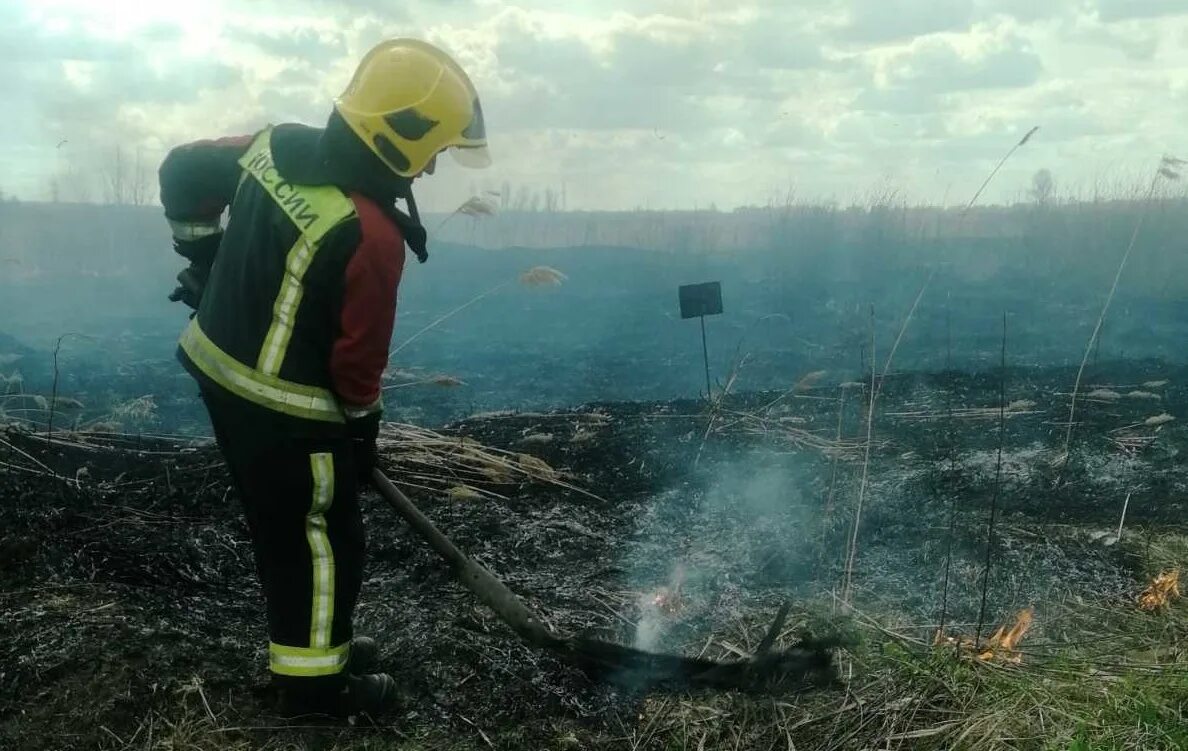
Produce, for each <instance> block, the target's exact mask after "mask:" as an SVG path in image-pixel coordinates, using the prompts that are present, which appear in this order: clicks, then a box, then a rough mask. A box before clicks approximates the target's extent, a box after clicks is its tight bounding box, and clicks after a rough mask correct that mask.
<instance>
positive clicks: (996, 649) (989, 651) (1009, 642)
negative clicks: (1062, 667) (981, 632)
mask: <svg viewBox="0 0 1188 751" xmlns="http://www.w3.org/2000/svg"><path fill="white" fill-rule="evenodd" d="M1034 618H1035V611H1034V610H1032V609H1031V608H1027V609H1025V610H1021V611H1019V615H1017V616H1016V617H1015V625H1013V626H1011V627H1010V628H1009V629H1008V628H1007V627H1006V626H1005V625H1002V626H999V627H998V630H997V631H995V632H994V635H993V636H991V637H990V641H988V642H986V648H985V649H983V650H982V652H981V653H980V654H979V655H978V659H979V660H981V661H983V662H987V661H989V660H993V659H994V658H995V657H997V658H999V659H1001V660H1003V661H1005V662H1013V663H1016V664H1017V663H1020V662H1023V655H1021V654H1019V652H1018V650H1017V649H1016V646H1017V645H1018V644H1019V640H1021V639H1022V638H1023V635H1024V634H1026V633H1027V630H1028V629H1030V628H1031V621H1032V620H1033V619H1034Z"/></svg>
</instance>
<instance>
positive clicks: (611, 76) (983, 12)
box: [0, 0, 1188, 210]
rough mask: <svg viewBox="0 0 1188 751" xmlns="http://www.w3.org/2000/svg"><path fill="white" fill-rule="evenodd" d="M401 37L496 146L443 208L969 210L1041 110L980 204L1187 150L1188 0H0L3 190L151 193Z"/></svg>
mask: <svg viewBox="0 0 1188 751" xmlns="http://www.w3.org/2000/svg"><path fill="white" fill-rule="evenodd" d="M395 36H414V37H419V38H423V39H427V40H429V41H431V42H433V43H435V44H437V45H439V46H441V47H443V48H445V49H447V50H448V51H450V52H451V53H452V54H453V55H454V56H455V57H456V59H458V61H459V62H460V63H462V65H463V66H464V67H465V68H466V69H467V70H468V71H469V72H470V74H471V77H472V79H473V80H474V82H475V84H476V86H477V87H478V89H479V93H480V96H481V97H482V101H483V108H484V112H485V114H486V120H487V130H488V135H489V138H490V141H491V151H492V156H493V157H494V159H495V163H494V164H493V165H492V167H490V168H489V169H487V170H484V171H472V170H467V169H464V168H462V167H461V166H455V165H453V164H451V163H450V162H451V160H448V159H447V160H445V161H444V162H442V166H441V168H440V169H439V170H438V173H437V174H436V175H434V176H433V177H430V178H427V179H425V180H424V181H422V183H423V184H421V185H420V188H419V193H418V195H419V197H420V198H421V204H422V208H423V209H428V210H449V209H450V208H452V207H453V206H456V205H458V204H459V203H461V202H462V201H464V200H466V198H467V197H468V196H469V195H471V194H473V193H475V192H478V191H481V190H504V189H507V190H509V192H519V193H524V192H526V191H536V192H538V193H543V192H544V191H545V190H552V191H554V192H556V193H557V194H560V193H562V192H563V193H564V195H565V200H566V206H567V207H568V208H570V209H594V210H602V209H635V208H648V209H683V208H707V207H710V206H715V207H717V208H720V209H729V208H733V207H737V206H741V205H765V204H768V203H770V202H773V201H774V202H777V203H780V204H782V203H783V202H785V201H787V200H790V199H791V200H796V201H821V200H832V201H837V202H840V203H842V204H849V203H851V202H857V203H866V202H869V201H873V200H881V199H885V198H887V197H896V198H901V199H903V200H906V201H909V202H912V203H944V204H948V205H956V204H962V203H965V202H966V201H968V200H969V198H970V197H971V196H972V195H973V193H974V192H975V191H976V190H977V187H978V185H979V184H980V183H981V182H982V181H983V180H984V179H985V178H986V176H987V174H988V173H989V172H990V170H991V169H992V168H993V167H994V165H995V163H996V162H997V161H998V160H999V159H1000V158H1001V157H1002V156H1003V154H1005V153H1006V151H1007V150H1008V149H1010V147H1011V146H1012V145H1014V144H1015V143H1016V142H1018V140H1019V138H1020V137H1021V136H1022V135H1023V134H1024V133H1026V132H1027V131H1028V130H1029V129H1031V128H1032V127H1033V126H1039V128H1040V130H1039V131H1038V132H1037V134H1036V136H1035V137H1034V138H1033V139H1032V140H1031V141H1030V142H1029V143H1028V144H1027V145H1026V146H1025V147H1024V148H1022V149H1020V150H1019V151H1018V152H1017V153H1016V155H1015V156H1013V157H1012V158H1011V160H1010V161H1009V162H1008V163H1007V165H1006V166H1005V167H1004V168H1003V170H1002V172H1001V173H1000V174H999V175H998V176H997V177H996V178H995V180H994V182H993V183H992V184H991V186H990V188H989V189H988V190H987V192H986V194H985V198H984V199H983V200H985V201H988V202H1005V201H1013V200H1023V199H1025V198H1026V195H1027V191H1028V188H1029V186H1030V184H1031V181H1032V178H1033V176H1034V175H1035V173H1036V172H1037V171H1039V170H1041V169H1046V170H1049V171H1050V173H1051V175H1052V176H1053V178H1054V180H1055V185H1056V191H1057V193H1060V194H1064V195H1070V196H1087V195H1092V194H1093V193H1094V192H1097V191H1101V192H1107V193H1108V192H1111V191H1114V192H1120V191H1126V190H1129V189H1131V188H1132V187H1133V186H1134V185H1137V184H1139V183H1141V182H1142V181H1143V180H1144V179H1145V178H1144V176H1145V175H1148V174H1150V173H1151V171H1152V169H1153V168H1154V166H1155V165H1156V163H1157V162H1158V160H1159V158H1160V156H1161V155H1163V154H1172V155H1178V156H1188V0H931V1H929V0H895V1H893V0H803V1H801V2H795V1H794V0H757V1H753V2H746V0H743V1H742V2H739V3H735V4H732V3H729V2H704V1H702V0H683V1H677V0H634V1H627V0H598V1H593V2H587V1H585V0H580V1H577V2H574V1H572V0H571V1H570V2H566V3H560V2H536V1H535V0H521V1H518V2H504V1H503V0H439V1H437V2H431V1H429V0H420V1H418V0H400V1H398V0H338V1H337V2H335V1H332V0H287V1H286V2H274V1H273V0H251V1H250V2H248V1H247V0H236V1H235V2H223V1H222V0H208V1H206V2H193V0H189V1H188V2H185V3H174V2H166V1H164V0H156V2H151V3H150V2H145V0H104V2H94V0H0V62H2V64H3V66H4V75H3V76H2V77H0V110H2V111H3V112H5V113H6V118H5V119H6V123H5V135H6V137H5V138H4V139H2V142H0V163H2V164H3V170H2V171H0V192H3V193H4V194H5V195H8V196H16V197H18V198H20V199H22V200H47V199H51V198H54V197H57V198H59V199H60V200H91V201H100V200H103V199H104V197H105V196H107V195H109V194H110V190H111V189H110V185H111V180H112V177H113V175H115V174H117V173H119V174H123V175H125V176H127V175H136V176H138V177H137V178H136V179H138V180H140V181H143V182H145V183H146V184H147V186H148V187H147V190H148V196H149V198H148V199H147V200H151V198H152V195H153V194H154V192H155V170H156V166H157V165H158V164H159V163H160V160H161V159H162V158H163V157H164V155H165V154H166V153H167V151H168V150H169V149H170V148H171V147H173V146H175V145H177V144H180V143H184V142H186V141H190V140H195V139H199V138H210V137H217V136H223V135H231V134H243V133H250V132H253V131H254V130H256V129H258V128H260V127H262V126H264V125H265V124H267V123H279V122H289V121H296V122H304V123H308V124H313V125H321V124H323V123H324V122H325V119H326V116H327V115H328V113H329V112H330V109H331V107H332V103H333V100H334V97H335V96H337V95H338V94H339V93H341V91H342V89H343V87H344V86H345V85H346V82H347V81H348V80H349V78H350V75H351V73H352V71H353V69H354V66H355V65H356V64H357V62H358V61H359V59H360V58H361V57H362V55H363V54H364V53H365V52H366V51H367V49H369V48H370V47H371V46H372V45H373V44H375V43H376V42H378V41H379V40H381V39H384V38H387V37H395ZM117 154H118V156H117ZM117 165H118V166H117ZM125 179H127V178H126V177H125Z"/></svg>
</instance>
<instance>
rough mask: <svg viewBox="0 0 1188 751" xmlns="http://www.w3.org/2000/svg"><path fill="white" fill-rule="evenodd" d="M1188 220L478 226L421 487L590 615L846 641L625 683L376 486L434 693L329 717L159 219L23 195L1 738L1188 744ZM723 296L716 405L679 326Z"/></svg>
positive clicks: (631, 629)
mask: <svg viewBox="0 0 1188 751" xmlns="http://www.w3.org/2000/svg"><path fill="white" fill-rule="evenodd" d="M1183 207H1184V200H1183V199H1182V198H1167V199H1159V200H1155V201H1152V202H1150V204H1149V205H1140V204H1139V203H1138V202H1135V201H1111V200H1107V199H1100V200H1094V201H1086V202H1080V203H1076V202H1070V203H1053V204H1044V205H1039V204H1021V205H1017V206H1010V207H989V208H985V209H975V210H974V211H973V212H971V213H970V214H969V216H968V217H966V216H964V215H961V214H958V213H956V212H954V211H951V210H940V209H928V208H910V207H905V206H897V205H892V204H890V203H886V202H881V203H880V202H876V203H875V204H872V205H870V206H866V207H850V208H838V207H837V206H822V207H809V206H784V207H768V208H766V209H756V210H746V211H740V212H733V213H730V214H721V213H718V212H691V213H685V214H676V213H670V214H663V213H652V212H635V213H631V214H626V215H585V214H580V213H570V214H562V213H558V214H550V213H544V212H541V213H523V214H518V215H517V214H515V213H508V214H504V215H501V216H499V217H496V218H493V219H492V220H491V222H490V224H489V226H488V225H480V224H477V223H476V222H473V221H471V220H470V219H468V218H467V219H462V218H459V219H457V220H455V221H454V222H453V223H452V224H450V225H448V228H447V231H446V232H444V233H443V236H444V238H445V239H446V240H449V241H450V242H440V243H436V244H435V245H434V246H433V257H432V259H431V260H430V262H429V263H428V264H427V265H425V266H413V267H410V268H409V269H408V273H407V274H406V278H405V280H404V282H403V284H402V288H401V303H400V313H399V316H398V323H397V334H396V337H395V339H394V341H393V349H394V350H395V355H394V356H393V357H392V359H391V367H390V369H389V371H388V373H387V374H386V380H385V386H386V388H387V393H386V404H387V409H386V417H387V418H388V419H389V420H390V423H389V424H388V426H387V428H386V430H385V439H384V442H383V463H384V465H385V467H386V468H387V470H388V471H389V473H390V474H391V476H392V477H393V478H394V479H395V480H396V481H397V482H398V483H399V484H401V485H402V486H403V487H404V488H405V489H406V490H407V491H408V492H409V493H410V494H411V495H412V496H413V498H414V499H415V500H416V501H417V502H418V503H419V504H420V505H421V506H422V507H423V508H424V510H425V511H426V513H427V514H428V515H429V516H430V517H432V518H433V520H434V521H435V522H436V523H437V524H439V525H440V526H441V528H442V529H443V530H444V531H445V532H446V533H447V534H448V535H450V536H451V537H452V538H453V539H454V540H455V541H456V542H457V543H458V544H459V545H460V546H461V547H462V548H464V549H465V550H466V551H468V552H469V553H470V554H471V555H473V556H474V557H475V558H476V559H477V560H478V561H480V562H481V563H483V564H484V565H486V566H488V567H489V568H491V569H492V570H493V571H494V572H495V573H496V574H498V575H499V576H500V577H501V578H503V579H504V580H505V581H506V582H507V583H508V585H509V586H510V587H511V588H512V589H514V590H515V591H516V592H517V593H519V594H520V595H521V596H523V597H524V598H526V600H527V601H528V602H529V603H530V604H531V605H532V606H533V607H534V608H535V609H536V610H538V611H539V612H540V613H541V614H542V615H543V616H544V617H545V618H546V619H547V620H548V622H549V623H550V625H552V626H553V627H554V628H556V629H558V630H561V631H564V632H567V633H577V634H586V635H597V636H599V637H601V638H604V639H608V640H611V641H614V642H616V643H619V644H624V645H634V646H637V647H641V648H647V649H652V650H656V651H659V652H664V653H679V654H682V655H687V656H702V657H705V658H709V659H714V660H745V659H748V658H750V657H751V656H753V655H755V654H756V653H759V652H762V651H763V649H764V637H765V636H766V635H767V634H768V631H769V629H770V628H771V625H772V623H773V620H775V617H776V614H777V612H778V611H780V610H781V608H782V607H783V606H788V607H789V608H790V609H789V611H788V617H787V620H786V621H785V622H784V623H783V625H782V628H780V629H779V630H778V631H775V632H772V636H774V637H775V647H776V648H777V649H796V648H798V646H803V645H806V644H813V643H820V642H821V641H827V642H831V643H838V644H841V645H842V647H841V648H839V649H837V650H836V652H834V653H833V655H832V656H833V658H834V664H833V668H832V670H831V672H830V673H829V675H828V676H820V675H818V676H814V677H815V678H816V680H813V681H808V682H805V683H797V682H785V683H780V684H774V685H773V684H772V683H771V682H764V681H757V680H747V679H739V680H737V681H735V682H733V683H731V684H730V685H729V686H725V687H722V686H719V687H717V688H714V689H712V690H710V689H705V688H692V687H690V686H688V685H683V684H679V683H676V684H674V683H672V682H668V683H664V684H657V683H655V682H654V681H652V680H650V678H652V677H653V676H650V675H647V674H639V673H631V674H613V675H600V676H589V675H586V674H583V673H582V672H581V671H580V670H578V669H577V668H576V667H574V666H573V665H570V664H566V663H563V662H561V661H559V660H558V659H557V658H555V657H553V656H549V655H546V654H543V653H540V652H537V651H534V650H532V649H530V648H528V647H526V646H524V645H523V644H521V643H520V642H518V641H517V640H516V638H515V636H514V634H513V633H512V632H511V631H510V630H509V629H508V628H507V627H506V626H504V625H503V624H502V623H501V622H500V621H499V620H498V619H497V618H495V617H494V616H493V615H492V614H491V613H490V612H489V611H487V610H486V609H485V608H484V607H482V606H480V605H478V604H477V602H476V601H475V600H474V598H473V597H472V596H470V595H469V594H468V593H467V592H466V591H465V590H464V589H463V588H462V587H461V586H459V585H458V584H457V583H455V582H453V581H452V580H451V578H450V576H449V574H448V573H447V571H446V569H445V567H444V566H443V565H442V564H441V563H440V562H439V560H438V559H437V558H436V557H435V556H434V554H433V553H431V552H430V550H429V549H428V548H427V547H426V546H425V544H424V543H423V542H421V540H420V539H419V538H418V537H416V536H415V534H414V533H413V532H412V531H410V530H409V529H408V528H407V527H406V526H405V524H404V523H403V522H401V521H400V520H398V519H397V518H396V516H395V515H394V514H393V513H392V512H391V511H390V510H389V509H388V508H387V506H385V505H384V504H382V503H381V502H380V501H379V499H378V498H376V497H375V496H368V497H367V498H365V500H364V508H365V513H366V515H367V518H368V523H369V541H370V542H369V550H370V556H369V561H370V563H369V568H368V573H367V582H366V584H365V587H364V592H363V599H362V602H361V604H360V609H359V614H358V623H357V625H358V629H359V631H360V632H361V633H367V634H370V635H372V636H374V637H376V638H377V639H379V641H380V644H381V647H382V650H383V655H382V667H383V668H384V669H386V670H389V671H391V672H392V673H393V674H394V675H395V676H396V677H397V678H398V679H399V680H400V681H401V682H402V685H403V692H404V696H403V702H402V706H401V709H400V710H399V711H398V712H396V713H395V714H394V715H393V716H392V717H389V718H386V719H385V720H384V721H383V722H382V723H381V724H380V725H379V726H370V725H367V724H360V725H358V726H336V725H323V726H316V727H291V726H287V725H285V724H284V723H282V722H280V721H279V720H278V719H277V718H275V717H273V716H271V715H270V713H269V710H268V706H269V698H270V697H269V696H268V691H267V689H266V684H267V674H266V671H265V667H264V651H265V650H264V647H265V635H264V633H263V617H262V602H261V594H260V591H259V588H258V586H257V584H256V582H255V574H254V564H253V561H252V555H251V550H250V545H249V543H248V539H247V534H246V529H245V527H244V524H243V521H242V519H241V517H240V513H239V509H238V500H237V498H236V496H235V492H234V490H233V489H232V488H231V487H230V485H229V479H228V476H227V474H226V471H225V469H224V467H223V464H222V462H221V460H220V457H219V455H218V453H217V450H216V449H215V448H214V447H213V446H212V445H211V444H210V442H209V439H208V438H207V435H208V426H207V423H206V418H205V415H204V413H203V411H202V409H201V406H200V403H199V401H198V399H197V398H196V395H195V388H194V385H193V383H192V381H191V379H189V377H188V376H187V375H185V373H184V372H182V371H181V369H180V367H179V366H178V365H177V363H176V362H175V361H174V360H173V358H172V352H173V348H174V342H175V340H176V336H177V332H178V331H179V329H180V328H181V327H182V325H183V324H184V322H185V312H184V311H183V310H181V309H180V308H179V307H178V306H176V305H171V304H169V303H167V302H166V301H165V299H164V297H165V295H166V294H167V293H168V290H169V289H170V288H171V287H172V276H173V274H174V273H175V272H176V271H177V267H178V263H177V260H176V259H175V258H173V257H172V255H171V254H170V253H169V251H168V237H167V230H166V229H165V227H164V225H163V223H162V222H161V221H160V217H159V215H158V214H157V212H156V211H149V210H141V209H134V208H130V207H122V208H114V209H113V208H110V207H107V208H100V207H89V206H63V205H48V204H27V205H26V204H16V203H12V202H5V203H4V204H3V206H0V209H2V210H3V213H4V220H5V221H4V222H3V227H0V242H2V243H3V246H2V247H0V260H3V261H4V262H5V264H6V265H5V269H6V273H5V274H4V276H3V277H0V329H2V331H0V377H2V379H3V380H2V382H0V391H2V393H0V399H2V401H0V431H2V433H0V499H2V501H3V502H2V503H0V747H2V748H6V749H7V748H15V749H63V748H112V749H116V748H133V749H225V748H243V749H247V748H261V747H262V748H269V749H281V748H318V749H334V748H341V749H346V748H375V749H420V748H453V749H470V748H474V749H481V748H492V747H494V748H557V749H575V748H632V749H677V748H681V749H684V748H692V749H711V748H748V749H750V748H756V749H758V748H762V749H767V748H781V749H801V750H802V751H803V750H804V749H821V750H832V749H854V750H855V751H858V750H860V749H876V748H877V749H915V748H921V749H938V750H939V749H975V750H977V751H988V750H990V749H1043V750H1045V751H1047V750H1049V749H1051V750H1052V751H1055V750H1056V749H1076V750H1077V751H1095V750H1097V749H1180V748H1186V747H1188V737H1186V735H1185V732H1186V731H1185V728H1186V727H1188V721H1186V719H1185V709H1186V705H1188V652H1186V647H1185V644H1186V643H1188V642H1186V637H1188V605H1186V604H1185V602H1184V600H1183V599H1181V598H1180V597H1179V592H1178V587H1177V581H1178V579H1177V577H1178V576H1179V575H1180V572H1182V571H1183V570H1184V568H1185V567H1188V509H1186V505H1188V468H1186V467H1185V465H1184V461H1183V456H1184V453H1183V452H1184V451H1185V449H1186V448H1188V433H1186V432H1185V427H1184V424H1183V420H1184V419H1185V415H1186V407H1188V366H1186V364H1185V358H1184V354H1183V349H1182V344H1181V343H1182V342H1183V341H1184V334H1185V332H1186V331H1188V308H1186V307H1185V306H1184V305H1183V300H1184V295H1185V292H1184V290H1185V287H1184V280H1185V279H1188V267H1186V266H1185V262H1184V258H1185V256H1184V254H1183V253H1180V252H1179V250H1178V249H1179V248H1180V247H1181V246H1182V237H1183V236H1184V227H1183V224H1184V217H1185V216H1188V214H1186V213H1185V212H1184V211H1183ZM1140 218H1142V219H1143V221H1144V222H1145V223H1144V224H1143V227H1142V232H1141V233H1139V234H1138V235H1135V240H1136V244H1135V246H1134V248H1133V251H1134V252H1133V256H1132V257H1131V259H1130V262H1129V265H1128V266H1126V268H1125V274H1123V275H1122V276H1120V277H1119V279H1120V284H1119V286H1118V289H1117V295H1116V296H1115V297H1114V298H1113V299H1112V307H1111V308H1110V311H1109V315H1108V316H1107V317H1106V318H1105V319H1104V321H1105V325H1104V328H1103V329H1102V332H1101V335H1100V336H1099V337H1097V338H1096V339H1095V340H1094V341H1093V346H1092V347H1091V348H1090V351H1089V354H1088V357H1087V360H1086V361H1087V366H1086V369H1085V372H1084V379H1083V380H1082V381H1081V382H1080V386H1079V389H1075V386H1074V384H1076V382H1077V373H1078V365H1079V364H1080V363H1081V361H1082V357H1083V356H1085V352H1086V343H1087V342H1089V341H1090V340H1091V334H1092V332H1093V330H1094V325H1095V322H1096V321H1097V320H1098V316H1099V313H1100V311H1101V306H1102V302H1103V299H1104V296H1105V294H1106V291H1107V290H1108V289H1109V288H1110V283H1111V281H1112V280H1113V279H1114V278H1115V273H1116V271H1117V269H1118V262H1119V259H1120V257H1121V254H1122V251H1123V249H1124V248H1125V247H1126V246H1127V243H1128V241H1129V240H1130V238H1131V237H1132V234H1133V233H1134V228H1135V226H1137V224H1138V222H1139V219H1140ZM84 230H85V231H84ZM616 233H617V234H616ZM456 243H466V244H465V245H461V244H456ZM572 243H580V244H581V246H580V247H554V246H557V245H562V246H564V245H570V244H572ZM508 245H512V246H513V247H505V246H508ZM538 266H548V267H551V268H556V269H559V270H560V271H561V272H563V273H564V274H565V275H566V278H565V279H564V280H563V283H562V284H560V285H559V286H552V285H550V286H545V287H541V286H530V285H525V284H523V283H522V280H521V275H522V274H523V272H524V271H526V270H528V269H531V268H535V267H538ZM710 280H720V281H721V282H722V284H723V290H724V297H725V306H726V311H725V314H724V315H723V316H721V317H715V318H713V319H711V320H709V321H708V322H707V324H708V326H707V328H708V333H709V344H708V351H709V362H710V369H711V373H712V377H713V380H714V399H713V401H712V402H709V401H707V400H706V399H705V398H704V394H703V389H704V370H703V364H702V360H701V348H700V345H701V341H700V331H699V327H698V325H697V323H696V322H695V321H682V320H681V319H680V317H679V314H678V311H677V306H676V288H677V286H678V285H681V284H686V283H693V282H703V281H710ZM917 301H918V302H919V304H918V306H917V305H915V302H917ZM909 310H910V311H913V312H912V313H911V314H910V315H909V314H908V311H909ZM1004 314H1005V318H1006V324H1007V341H1006V342H1005V345H1006V351H1007V357H1006V360H1007V363H1008V366H1007V367H1006V368H1005V369H1003V368H1000V367H999V362H1000V359H999V358H1000V356H1001V355H1000V348H1001V347H1002V345H1003V344H1004V343H1003V341H1002V325H1003V318H1004ZM901 332H902V334H903V336H902V338H900V337H899V334H900V333H901ZM410 339H411V341H410ZM893 343H895V344H894V346H895V348H896V350H895V351H896V354H895V358H894V365H893V367H891V368H889V369H888V371H887V372H886V373H885V374H884V373H883V372H882V365H883V363H885V362H887V357H888V353H889V350H890V349H891V347H892V346H893ZM872 348H873V350H874V351H873V352H872ZM872 362H873V363H874V368H873V370H874V371H875V374H874V377H873V379H872ZM872 380H873V383H874V384H875V386H874V388H875V391H876V394H877V398H876V399H874V400H873V404H872V395H871V388H872V385H871V384H872ZM1074 389H1075V390H1076V391H1077V394H1078V398H1077V408H1076V411H1075V414H1074V415H1073V416H1072V419H1071V426H1072V429H1071V431H1070V430H1069V425H1070V402H1071V400H1072V394H1073V392H1074ZM744 677H745V676H744ZM751 678H754V676H751Z"/></svg>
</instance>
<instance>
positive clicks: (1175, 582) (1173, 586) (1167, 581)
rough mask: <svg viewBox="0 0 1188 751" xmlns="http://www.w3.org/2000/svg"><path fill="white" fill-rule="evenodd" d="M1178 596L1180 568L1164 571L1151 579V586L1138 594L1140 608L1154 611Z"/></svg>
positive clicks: (1165, 605)
mask: <svg viewBox="0 0 1188 751" xmlns="http://www.w3.org/2000/svg"><path fill="white" fill-rule="evenodd" d="M1179 597H1180V569H1178V568H1174V569H1172V570H1171V571H1164V572H1163V573H1162V574H1160V575H1159V576H1156V577H1155V578H1154V579H1152V580H1151V586H1149V587H1147V588H1146V589H1144V590H1143V592H1142V594H1140V595H1139V598H1138V605H1139V609H1140V610H1146V611H1154V610H1160V609H1162V608H1166V607H1167V606H1168V605H1170V604H1171V602H1172V600H1175V599H1178V598H1179Z"/></svg>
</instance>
